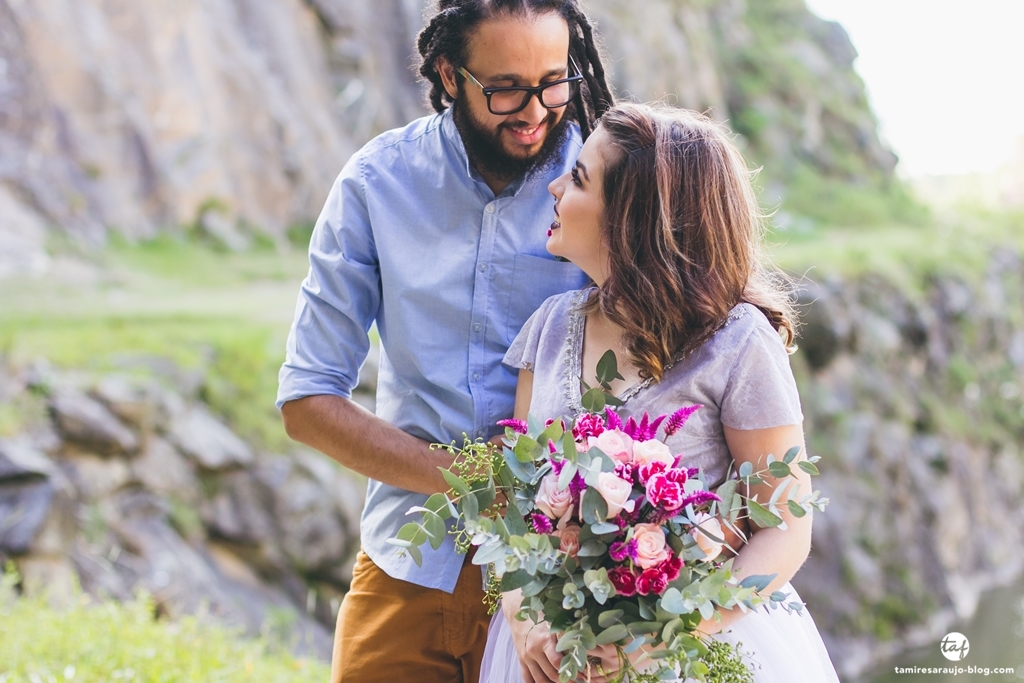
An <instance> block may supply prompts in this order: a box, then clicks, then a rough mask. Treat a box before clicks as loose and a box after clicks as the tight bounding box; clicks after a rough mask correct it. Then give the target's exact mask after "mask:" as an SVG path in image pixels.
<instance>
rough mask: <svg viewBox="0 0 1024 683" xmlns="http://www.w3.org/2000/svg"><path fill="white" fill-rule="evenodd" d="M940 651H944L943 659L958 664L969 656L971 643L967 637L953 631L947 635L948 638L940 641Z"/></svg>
mask: <svg viewBox="0 0 1024 683" xmlns="http://www.w3.org/2000/svg"><path fill="white" fill-rule="evenodd" d="M939 649H940V650H942V656H943V657H945V658H946V659H949V660H951V661H954V662H956V661H959V660H961V659H963V658H964V657H966V656H967V653H968V652H969V651H970V649H971V643H970V642H969V641H968V640H967V636H965V635H964V634H962V633H957V632H956V631H953V632H952V633H947V634H946V637H945V638H943V639H942V640H941V641H939Z"/></svg>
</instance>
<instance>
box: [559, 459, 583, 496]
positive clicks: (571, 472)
mask: <svg viewBox="0 0 1024 683" xmlns="http://www.w3.org/2000/svg"><path fill="white" fill-rule="evenodd" d="M578 471H579V468H578V467H576V463H574V462H566V463H565V464H563V465H562V471H561V472H559V473H558V490H559V491H564V490H566V489H567V488H569V483H570V482H571V481H572V480H573V478H574V477H575V476H576V473H577V472H578Z"/></svg>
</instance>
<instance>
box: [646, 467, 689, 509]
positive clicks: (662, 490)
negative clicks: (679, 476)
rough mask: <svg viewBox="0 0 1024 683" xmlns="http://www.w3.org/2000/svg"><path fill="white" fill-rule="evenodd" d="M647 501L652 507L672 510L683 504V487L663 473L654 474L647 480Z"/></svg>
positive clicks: (684, 493)
mask: <svg viewBox="0 0 1024 683" xmlns="http://www.w3.org/2000/svg"><path fill="white" fill-rule="evenodd" d="M646 488H647V501H648V502H649V503H650V504H651V505H653V506H654V507H660V508H661V509H662V510H665V511H667V512H672V511H673V510H678V509H679V508H681V507H682V506H683V498H684V497H685V495H686V492H685V491H684V490H683V487H682V486H680V485H679V484H677V483H676V482H674V481H672V480H671V479H669V478H668V477H667V476H665V475H664V474H655V475H653V476H652V477H651V478H650V479H648V480H647V487H646Z"/></svg>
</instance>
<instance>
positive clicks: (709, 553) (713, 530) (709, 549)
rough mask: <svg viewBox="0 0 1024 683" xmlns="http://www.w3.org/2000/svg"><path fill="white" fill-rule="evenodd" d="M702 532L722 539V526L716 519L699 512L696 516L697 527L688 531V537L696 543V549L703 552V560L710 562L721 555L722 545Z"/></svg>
mask: <svg viewBox="0 0 1024 683" xmlns="http://www.w3.org/2000/svg"><path fill="white" fill-rule="evenodd" d="M702 531H706V532H707V533H708V534H711V536H714V537H715V538H723V534H722V524H721V522H719V521H718V518H717V517H712V516H711V515H709V514H708V513H706V512H701V513H699V514H698V515H697V527H695V528H693V529H690V535H691V536H693V540H694V541H696V542H697V547H698V548H700V549H701V550H703V551H704V559H705V560H706V561H708V562H710V561H711V560H713V559H715V558H716V557H718V556H719V555H720V554H721V553H722V543H721V542H719V541H716V540H715V539H714V538H710V537H709V536H707V534H704V533H702Z"/></svg>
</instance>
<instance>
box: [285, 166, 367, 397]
mask: <svg viewBox="0 0 1024 683" xmlns="http://www.w3.org/2000/svg"><path fill="white" fill-rule="evenodd" d="M380 302H381V284H380V265H379V262H378V259H377V251H376V245H375V242H374V238H373V231H372V229H371V225H370V219H369V215H368V212H367V202H366V195H365V192H364V187H363V183H362V173H361V157H360V155H358V154H357V155H355V156H353V157H352V158H351V159H349V161H348V163H347V164H346V165H345V168H344V169H342V171H341V174H340V175H339V176H338V179H337V180H336V181H335V183H334V186H333V187H332V188H331V192H330V195H329V196H328V198H327V202H326V204H325V205H324V209H323V211H322V212H321V214H320V217H319V218H318V219H317V223H316V227H315V228H314V230H313V236H312V239H311V240H310V244H309V274H308V275H307V276H306V279H305V280H304V281H303V283H302V288H301V290H300V291H299V299H298V303H297V304H296V307H295V320H294V321H293V322H292V327H291V331H290V332H289V334H288V344H287V349H286V356H285V362H284V365H283V366H282V367H281V372H280V375H279V377H278V390H277V407H278V408H280V407H281V406H282V405H284V404H285V403H286V402H288V401H292V400H295V399H299V398H302V397H304V396H314V395H320V394H329V395H334V396H343V397H345V398H348V397H349V396H351V394H352V389H353V388H354V387H355V385H356V382H357V379H358V376H359V367H360V366H361V365H362V363H363V361H364V360H365V359H366V354H367V352H368V350H369V346H370V338H369V330H370V326H371V325H372V324H373V321H374V320H375V319H376V317H377V312H378V309H379V308H380Z"/></svg>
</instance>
